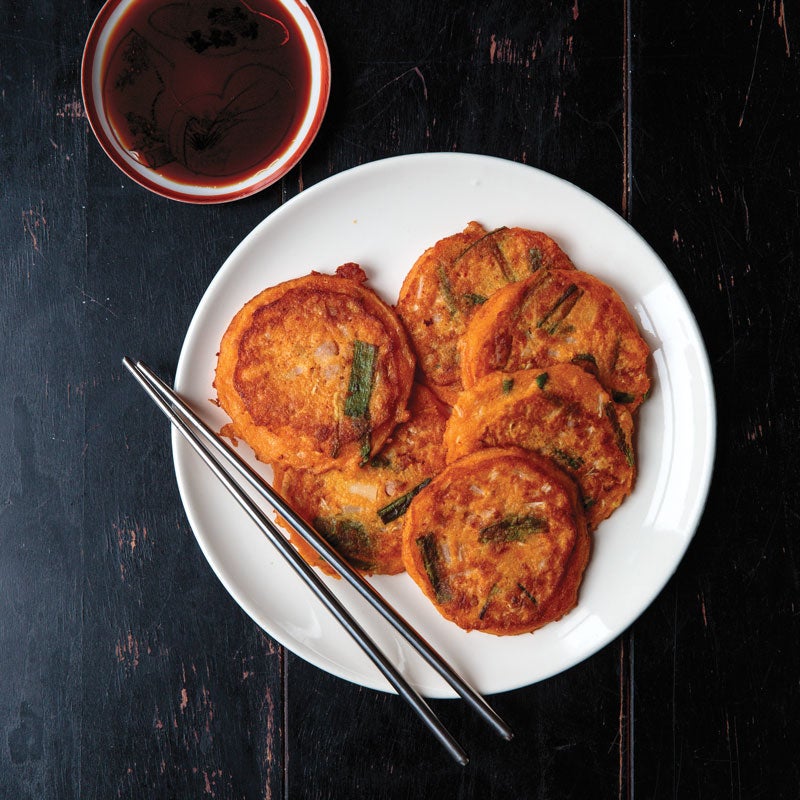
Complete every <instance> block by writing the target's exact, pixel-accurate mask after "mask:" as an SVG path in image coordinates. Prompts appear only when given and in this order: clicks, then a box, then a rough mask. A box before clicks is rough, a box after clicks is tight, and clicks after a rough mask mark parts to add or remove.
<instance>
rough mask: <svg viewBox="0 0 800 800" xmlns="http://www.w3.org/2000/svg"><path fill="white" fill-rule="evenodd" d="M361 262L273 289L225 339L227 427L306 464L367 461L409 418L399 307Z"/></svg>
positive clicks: (221, 373)
mask: <svg viewBox="0 0 800 800" xmlns="http://www.w3.org/2000/svg"><path fill="white" fill-rule="evenodd" d="M365 280H366V275H365V273H364V271H363V270H362V269H361V268H360V267H359V266H358V265H356V264H345V265H343V266H341V267H339V268H338V269H337V270H336V274H335V275H322V274H319V273H312V274H310V275H307V276H305V277H302V278H296V279H294V280H289V281H286V282H284V283H281V284H279V285H278V286H274V287H271V288H269V289H265V290H264V291H263V292H261V293H260V294H258V295H257V296H256V297H254V298H253V299H252V300H250V301H249V302H248V303H246V304H245V306H244V307H243V308H242V309H241V310H240V311H239V312H238V313H237V314H236V316H235V317H234V319H233V320H232V322H231V323H230V325H229V327H228V329H227V331H226V332H225V335H224V336H223V338H222V342H221V344H220V352H219V359H218V362H217V371H216V376H215V380H214V386H215V387H216V390H217V396H218V401H219V404H220V406H221V407H222V408H223V409H224V410H225V412H226V413H227V414H228V416H230V418H231V425H230V426H227V427H226V433H229V434H231V435H233V436H234V437H238V438H241V439H243V440H244V441H245V442H247V444H249V445H250V446H251V447H252V448H253V450H254V451H255V453H256V455H257V457H258V458H259V459H261V460H263V461H266V462H268V463H276V462H285V463H287V464H290V465H292V466H295V467H301V468H305V469H314V470H319V469H327V468H328V467H330V466H331V465H332V464H334V463H344V462H349V461H354V462H359V461H361V462H365V461H368V460H369V458H370V457H372V456H373V455H375V453H377V452H378V450H380V448H381V446H382V445H383V443H384V442H385V441H386V439H387V438H388V437H389V435H390V434H391V432H392V430H393V429H394V427H395V426H396V425H397V424H398V423H400V422H402V421H403V420H405V419H406V416H407V412H406V403H407V400H408V396H409V393H410V391H411V385H412V381H413V376H414V357H413V354H412V351H411V349H410V346H409V344H408V340H407V337H406V334H405V331H404V329H403V327H402V325H401V324H400V322H399V320H398V318H397V316H396V315H395V313H394V311H393V310H392V309H391V308H390V307H389V306H388V305H387V304H386V303H384V302H383V300H381V299H380V298H379V297H378V296H377V295H376V294H375V293H374V292H373V291H372V290H371V289H369V288H367V287H365V286H364V285H363V284H364V281H365Z"/></svg>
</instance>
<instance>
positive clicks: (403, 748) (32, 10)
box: [0, 0, 800, 800]
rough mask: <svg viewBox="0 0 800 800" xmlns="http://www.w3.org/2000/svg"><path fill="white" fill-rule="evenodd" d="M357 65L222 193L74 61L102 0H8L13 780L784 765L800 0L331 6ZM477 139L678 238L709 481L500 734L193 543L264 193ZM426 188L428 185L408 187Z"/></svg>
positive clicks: (782, 794) (1, 419)
mask: <svg viewBox="0 0 800 800" xmlns="http://www.w3.org/2000/svg"><path fill="white" fill-rule="evenodd" d="M312 6H313V8H314V10H315V12H316V13H317V15H318V17H319V19H320V22H321V23H322V26H323V29H324V30H325V32H326V36H327V38H328V42H329V46H330V48H331V55H332V62H333V75H334V85H333V92H332V97H331V104H330V108H329V111H328V114H327V116H326V118H325V122H324V124H323V128H322V130H321V132H320V135H319V137H318V139H317V140H316V142H315V143H314V145H313V146H312V147H311V149H310V150H309V152H308V154H307V156H306V157H305V158H304V160H303V163H302V165H301V167H299V168H297V169H295V170H293V171H292V173H290V175H289V176H287V178H286V179H285V180H284V181H282V182H281V183H280V184H279V185H276V186H274V187H271V188H270V189H268V190H266V191H264V192H262V193H260V194H259V195H257V196H255V197H253V198H250V199H247V200H244V201H240V202H237V203H233V204H231V205H227V206H219V207H210V208H200V207H194V206H187V205H181V204H177V203H171V202H169V201H166V200H163V199H160V198H158V197H156V196H154V195H151V194H149V193H147V192H146V191H144V190H143V189H140V188H138V187H136V186H135V185H133V184H132V183H131V182H129V181H128V180H127V179H126V178H124V177H123V176H122V174H121V173H119V172H118V171H117V169H116V168H115V167H114V166H113V165H111V163H110V162H109V161H108V159H107V158H106V157H105V156H104V155H103V154H102V152H101V151H100V148H99V146H98V145H97V143H96V142H95V141H94V139H93V137H92V134H91V132H90V130H89V128H88V124H87V122H86V119H85V115H84V113H83V107H82V103H81V98H80V92H79V88H78V87H79V83H78V80H79V64H80V57H81V52H82V47H83V42H84V39H85V36H86V33H87V31H88V28H89V25H90V24H91V20H92V19H93V17H94V15H95V14H96V12H97V11H98V9H99V2H97V0H91V1H90V2H88V3H85V4H82V5H78V6H75V5H74V4H73V5H70V6H67V5H65V4H58V3H53V2H49V0H45V2H42V3H36V4H28V3H19V2H16V0H0V226H1V227H0V326H2V327H1V328H0V330H2V342H3V346H2V348H0V397H2V399H3V401H4V407H5V410H4V412H3V413H0V448H1V449H0V453H1V454H2V458H0V491H1V492H2V496H0V601H1V602H2V606H1V607H0V798H15V799H16V798H19V799H20V800H27V799H28V798H81V800H83V799H85V798H89V799H92V800H94V799H101V798H102V800H106V798H114V797H119V798H150V797H153V798H187V797H206V796H207V797H213V798H218V799H219V800H223V799H224V800H228V799H229V798H280V797H283V798H288V800H295V798H361V797H364V798H408V797H428V796H439V797H447V798H449V797H454V798H455V797H457V798H503V800H507V799H508V798H527V797H538V798H550V797H554V798H555V797H570V798H572V797H575V798H582V797H601V798H605V797H617V798H633V797H636V796H640V797H648V798H661V797H676V798H683V797H697V798H715V799H716V798H721V797H730V798H742V797H765V798H795V797H797V793H798V787H800V767H799V766H798V762H797V759H796V757H793V753H794V751H795V750H796V747H797V742H798V739H800V725H798V715H797V712H796V709H797V706H798V699H800V687H799V686H798V675H799V674H800V645H799V644H798V641H800V636H798V634H799V633H800V631H798V609H797V597H798V588H799V586H798V584H799V583H800V581H798V548H797V544H796V538H795V531H796V530H797V529H798V511H799V510H800V509H799V508H798V499H797V498H798V492H797V488H796V487H797V484H798V479H799V478H800V475H798V472H799V470H798V468H797V466H796V465H797V463H798V462H797V459H796V457H795V451H796V449H797V446H798V444H800V442H799V441H798V440H799V439H800V437H798V422H797V420H798V419H800V414H799V413H798V411H799V410H800V409H798V392H797V383H798V374H800V370H799V369H798V367H799V366H800V365H799V364H798V351H797V345H796V340H797V335H796V331H797V328H798V316H799V312H798V307H799V306H800V285H799V284H798V278H797V275H798V253H800V246H799V245H800V242H799V241H798V239H799V237H800V232H799V231H800V225H799V224H798V223H799V222H800V209H799V208H798V198H800V177H799V173H800V147H799V146H798V142H800V118H799V117H798V110H797V109H798V108H800V56H798V52H797V48H798V47H800V9H799V8H798V7H797V6H796V5H792V4H789V3H784V2H778V1H777V0H771V1H770V2H763V0H762V1H760V2H755V1H752V2H746V3H739V4H731V3H728V2H725V0H713V1H712V2H707V3H702V4H699V3H695V4H673V3H652V2H651V3H644V2H635V0H627V1H626V2H623V1H622V0H615V2H610V3H598V2H593V3H590V2H588V0H565V1H564V2H555V0H553V1H551V2H539V3H523V2H520V0H484V1H483V2H477V0H468V2H460V3H457V2H454V0H443V2H440V3H438V4H429V3H427V2H423V0H409V2H408V3H405V4H393V3H385V2H379V3H366V2H363V0H356V2H353V3H350V4H340V3H335V2H333V0H319V1H318V2H314V3H312ZM435 150H446V151H449V150H458V151H471V152H479V153H488V154H492V155H497V156H502V157H505V158H509V159H513V160H516V161H521V162H525V163H528V164H531V165H534V166H537V167H541V168H543V169H546V170H548V171H550V172H553V173H555V174H557V175H559V176H561V177H564V178H566V179H568V180H570V181H573V182H574V183H576V184H577V185H579V186H581V187H582V188H584V189H586V190H587V191H589V192H591V193H592V194H593V195H595V196H596V197H598V198H599V199H601V200H602V201H603V202H605V203H607V204H608V205H609V206H611V207H612V208H613V209H615V210H616V211H618V212H619V213H620V214H622V215H623V216H625V217H626V218H627V219H628V220H629V221H630V222H631V223H632V224H633V225H634V227H635V228H636V229H637V230H638V231H639V232H640V233H641V234H642V235H643V236H644V237H645V238H646V239H647V241H648V242H649V243H650V244H651V245H652V246H653V247H654V248H655V250H656V251H657V252H658V253H659V255H660V256H661V257H662V259H663V260H664V262H665V263H666V265H667V267H668V268H669V269H670V271H671V272H672V274H673V275H674V277H675V279H676V280H677V282H678V284H679V285H680V287H681V289H682V290H683V291H684V293H685V294H686V296H687V299H688V300H689V303H690V305H691V307H692V309H693V310H694V312H695V314H696V316H697V319H698V322H699V324H700V327H701V329H702V332H703V335H704V337H705V341H706V344H707V347H708V350H709V355H710V358H711V362H712V368H713V372H714V380H715V386H716V391H717V401H718V413H719V445H718V452H717V463H716V470H715V479H714V482H713V484H712V489H711V494H710V499H709V503H708V507H707V509H706V513H705V515H704V517H703V520H702V523H701V525H700V528H699V530H698V533H697V536H696V538H695V540H694V542H693V544H692V546H691V547H690V549H689V552H688V554H687V556H686V558H685V559H684V561H683V563H682V564H681V566H680V567H679V569H678V571H677V573H676V575H675V576H674V578H673V579H672V580H671V581H670V582H669V584H668V585H667V587H666V588H665V590H664V591H663V592H662V593H661V594H660V595H659V597H658V598H657V599H656V600H655V601H654V603H653V604H652V606H651V607H650V608H649V609H648V610H647V611H646V612H645V613H644V615H643V616H642V617H641V618H640V619H639V620H638V621H637V622H636V623H635V624H634V625H633V626H632V628H631V629H630V630H629V631H626V632H625V633H624V634H623V635H622V636H621V637H620V638H619V639H618V640H617V641H615V642H613V643H612V644H610V645H609V646H608V647H606V648H605V649H604V650H602V651H601V652H600V653H598V654H597V655H595V656H594V657H592V658H590V659H588V660H587V661H586V662H584V663H582V664H580V665H578V666H576V667H575V668H573V669H571V670H569V671H568V672H566V673H564V674H562V675H559V676H557V677H555V678H552V679H550V680H547V681H544V682H542V683H540V684H537V685H535V686H532V687H529V688H526V689H522V690H518V691H514V692H508V693H506V694H502V695H499V696H497V697H496V698H494V699H493V702H494V705H495V706H496V707H497V709H498V710H499V711H500V713H501V714H502V715H504V716H505V717H506V718H507V719H508V720H509V722H510V723H511V724H512V727H513V728H514V729H515V731H516V732H517V736H516V738H515V740H514V741H513V742H512V743H511V744H507V743H503V742H501V741H497V740H495V739H494V738H493V737H492V736H491V735H488V734H487V733H486V731H485V729H484V728H483V727H482V725H481V724H480V723H479V722H477V721H476V720H475V718H474V717H473V716H472V715H471V714H470V713H469V712H467V711H466V710H465V709H464V708H463V707H462V705H461V704H459V703H454V702H449V701H438V702H435V703H434V706H435V709H436V710H437V711H438V712H439V713H440V714H441V716H442V718H443V719H444V721H445V722H446V724H447V725H448V726H449V727H450V728H451V730H452V731H453V732H454V733H455V734H456V735H457V736H458V738H459V739H461V740H462V741H463V742H464V743H465V745H466V746H467V747H468V749H469V750H470V752H471V753H472V756H473V759H472V762H471V763H470V765H469V766H468V767H466V768H464V769H462V768H459V767H457V766H455V765H453V764H452V763H451V762H450V761H449V760H448V758H447V757H446V755H445V754H444V753H442V752H441V750H440V748H439V747H438V745H436V744H435V742H434V741H433V740H432V738H431V737H430V736H429V734H427V733H426V732H425V731H424V730H423V729H422V728H421V727H420V724H419V723H418V721H417V720H416V718H415V717H414V716H413V714H411V712H409V711H407V710H406V708H405V707H404V705H403V704H402V702H401V701H399V700H398V699H397V698H396V697H394V696H389V695H384V694H381V693H376V692H373V691H370V690H366V689H362V688H360V687H357V686H353V685H351V684H348V683H346V682H343V681H341V680H339V679H337V678H333V677H331V676H329V675H327V674H325V673H323V672H321V671H320V670H318V669H316V668H315V667H312V666H310V665H308V664H306V663H305V662H303V661H302V660H301V659H298V658H297V657H295V656H293V655H292V654H290V653H287V652H285V651H284V650H283V649H282V648H281V647H279V646H278V645H277V644H275V643H274V642H273V641H271V640H270V639H269V637H268V636H266V635H265V634H264V633H263V632H261V631H260V630H259V629H257V628H256V627H255V625H254V624H253V623H252V622H251V621H250V620H249V618H247V617H246V615H245V614H244V613H243V612H242V611H241V610H240V609H239V608H238V606H236V604H235V603H234V602H233V601H232V600H231V598H230V597H229V596H228V595H227V593H226V592H225V590H224V589H223V588H222V587H221V585H220V583H219V581H218V580H217V578H216V577H215V576H214V574H213V573H212V571H211V569H210V567H209V566H208V564H207V563H206V561H205V559H204V558H203V556H202V554H201V553H200V551H199V549H198V547H197V545H196V544H195V542H194V539H193V537H192V534H191V531H190V529H189V526H188V523H187V521H186V518H185V516H184V512H183V509H182V507H181V504H180V499H179V496H178V493H177V489H176V487H175V483H174V478H173V477H172V466H171V453H170V448H169V441H168V433H167V429H166V426H165V424H164V423H162V421H161V420H160V419H159V418H158V416H157V412H155V410H154V409H153V408H151V406H150V405H149V401H147V400H146V398H144V397H143V395H142V394H141V392H140V391H139V390H138V389H137V388H136V387H135V386H134V385H133V384H132V382H131V380H130V379H129V378H128V377H127V376H125V375H124V374H123V371H122V369H121V366H120V359H121V357H122V355H124V354H126V353H129V354H132V355H135V356H138V357H141V358H142V359H144V360H145V361H147V362H148V363H150V364H151V365H152V366H153V367H154V368H155V369H156V370H157V371H158V372H160V373H161V374H164V375H166V376H171V375H172V373H173V371H174V369H175V365H176V363H177V358H178V354H179V352H180V347H181V343H182V340H183V336H184V334H185V331H186V328H187V326H188V324H189V322H190V320H191V317H192V314H193V312H194V309H195V307H196V305H197V303H198V301H199V299H200V297H201V296H202V294H203V292H204V291H205V288H206V287H207V285H208V283H209V281H210V280H211V279H212V277H213V276H214V274H215V273H216V271H217V269H218V268H219V266H220V265H221V264H222V263H223V261H224V260H225V258H226V257H227V255H228V254H229V253H230V252H231V251H232V250H233V248H234V247H235V246H236V244H237V243H238V242H239V241H240V240H241V239H242V238H243V236H244V235H246V234H247V233H248V232H249V231H250V230H251V229H252V227H254V226H255V225H256V224H257V223H258V222H259V221H260V220H261V219H263V218H264V217H265V216H266V215H267V214H269V213H270V212H271V211H273V210H274V209H276V208H277V207H278V206H280V205H281V203H283V202H285V201H286V200H287V199H289V198H291V197H292V196H294V195H296V194H297V193H298V192H299V191H301V190H302V189H303V188H304V187H306V186H309V185H311V184H313V183H316V182H318V181H320V180H322V179H324V178H325V177H327V176H328V175H331V174H333V173H336V172H338V171H340V170H342V169H346V168H348V167H351V166H354V165H356V164H360V163H364V162H366V161H370V160H372V159H376V158H381V157H385V156H391V155H397V154H401V153H409V152H416V151H435ZM420 190H421V191H424V187H420Z"/></svg>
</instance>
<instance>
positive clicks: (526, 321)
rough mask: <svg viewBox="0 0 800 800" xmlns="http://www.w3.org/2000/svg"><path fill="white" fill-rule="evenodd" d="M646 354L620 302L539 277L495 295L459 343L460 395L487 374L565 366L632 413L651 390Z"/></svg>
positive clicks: (576, 284)
mask: <svg viewBox="0 0 800 800" xmlns="http://www.w3.org/2000/svg"><path fill="white" fill-rule="evenodd" d="M649 355H650V350H649V348H648V347H647V345H646V344H645V342H644V340H643V339H642V337H641V336H640V334H639V331H638V329H637V327H636V323H635V322H634V321H633V318H632V317H631V315H630V313H629V312H628V309H627V307H626V306H625V303H624V302H623V301H622V299H621V298H620V297H619V295H618V294H617V293H616V292H615V291H614V290H613V289H612V288H611V287H610V286H607V285H606V284H605V283H603V282H602V281H601V280H599V279H598V278H595V277H594V276H592V275H589V274H587V273H585V272H580V271H578V270H548V271H540V272H538V273H536V274H534V275H531V276H530V277H528V278H526V279H524V280H522V281H519V282H518V283H513V284H509V285H508V286H504V287H503V288H502V289H500V290H498V291H497V292H496V293H495V294H494V295H492V297H490V298H489V299H488V300H487V301H486V303H484V304H483V305H482V306H481V307H480V308H479V309H478V310H477V312H476V313H475V316H474V317H473V318H472V320H471V322H470V323H469V326H468V328H467V331H466V333H465V334H464V336H463V337H462V339H461V379H462V382H463V384H464V386H465V388H469V387H471V386H473V385H474V384H475V382H476V381H477V380H478V379H479V378H481V377H483V376H484V375H486V374H488V373H489V372H493V371H496V370H499V371H501V372H517V371H518V370H521V369H536V368H544V367H549V366H551V365H552V364H565V363H572V364H575V365H576V366H579V367H582V368H583V369H585V370H586V371H587V372H590V373H592V374H593V375H594V376H595V377H596V378H597V379H598V380H599V381H600V383H601V384H602V385H603V387H604V388H605V389H606V390H607V391H608V392H609V393H610V394H611V396H612V398H613V399H614V401H615V402H617V403H622V404H625V405H626V406H627V407H628V409H629V410H630V411H631V412H633V411H635V410H636V409H637V408H638V407H639V405H640V404H641V403H642V401H643V400H644V398H645V397H646V395H647V392H648V390H649V388H650V379H649V377H648V375H647V360H648V357H649Z"/></svg>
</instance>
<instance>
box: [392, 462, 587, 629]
mask: <svg viewBox="0 0 800 800" xmlns="http://www.w3.org/2000/svg"><path fill="white" fill-rule="evenodd" d="M589 549H590V542H589V534H588V532H587V527H586V521H585V519H584V514H583V509H582V508H581V505H580V499H579V497H578V492H577V488H576V486H575V484H574V482H573V481H572V480H571V479H570V478H569V477H568V476H567V475H565V474H564V473H563V472H562V471H561V470H560V469H559V468H558V467H556V466H555V464H553V462H552V461H551V460H550V459H547V458H543V457H542V456H538V455H536V454H534V453H530V452H527V451H524V450H521V449H518V448H511V449H499V448H492V449H487V450H481V451H478V452H476V453H472V454H471V455H467V456H464V457H463V458H460V459H458V460H457V461H455V462H453V463H452V464H450V465H449V466H448V467H447V468H446V469H445V470H444V472H442V473H441V474H440V475H439V476H438V477H437V478H435V479H434V480H433V481H432V482H431V484H430V485H429V486H427V487H426V488H425V489H424V490H423V491H422V492H420V494H419V495H418V497H417V498H416V499H415V501H414V503H413V504H412V505H411V508H410V509H409V511H408V513H407V514H406V521H405V528H404V531H403V558H404V561H405V564H406V569H407V570H408V573H409V575H410V576H411V577H412V578H413V579H414V581H415V582H416V583H417V585H418V586H419V587H420V588H421V589H422V591H423V592H424V593H425V595H426V596H427V597H428V598H429V599H430V600H431V602H432V603H433V604H434V605H435V607H436V609H437V610H438V611H439V612H440V613H441V614H442V615H443V616H444V617H446V618H447V619H449V620H451V621H452V622H455V623H456V624H457V625H459V626H460V627H462V628H464V629H466V630H480V631H484V632H486V633H493V634H496V635H506V634H518V633H525V632H529V631H533V630H536V629H537V628H541V627H542V626H543V625H546V624H547V623H548V622H552V621H554V620H557V619H560V618H561V617H562V616H563V615H564V614H566V613H567V612H568V611H569V610H570V609H572V608H573V607H574V606H575V604H576V602H577V598H578V589H579V586H580V583H581V580H582V577H583V572H584V569H585V568H586V563H587V561H588V558H589Z"/></svg>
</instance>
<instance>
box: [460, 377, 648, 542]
mask: <svg viewBox="0 0 800 800" xmlns="http://www.w3.org/2000/svg"><path fill="white" fill-rule="evenodd" d="M632 436H633V419H632V417H631V415H630V412H628V411H627V410H626V409H625V408H624V407H622V406H618V405H617V404H616V403H614V401H613V400H612V399H611V395H609V393H608V392H607V391H606V390H605V389H603V387H602V386H601V385H600V384H599V383H598V382H597V380H596V379H595V378H594V377H593V376H592V375H590V374H589V373H587V372H585V371H584V370H582V369H581V368H580V367H576V366H574V365H572V364H556V365H554V366H552V367H548V368H547V369H546V370H521V371H520V372H513V373H501V372H493V373H490V374H489V375H486V376H484V377H483V378H481V379H480V380H479V381H478V382H477V383H476V384H475V385H474V386H473V387H472V388H471V389H467V390H465V391H464V392H463V393H462V394H461V396H460V397H459V400H458V403H457V404H456V406H455V408H454V409H453V413H452V415H451V417H450V419H449V421H448V423H447V428H446V430H445V436H444V442H445V446H446V448H447V460H448V462H452V461H455V460H456V459H458V458H460V457H462V456H464V455H466V454H468V453H471V452H474V451H476V450H479V449H481V448H485V447H509V446H517V447H522V448H525V449H526V450H531V451H533V452H536V453H539V454H540V455H543V456H546V457H548V458H551V459H553V461H555V462H556V463H557V464H558V466H559V467H561V468H563V469H564V470H565V471H566V472H567V473H568V474H569V475H571V476H572V478H573V479H574V480H575V481H576V482H577V484H578V487H579V489H580V491H581V499H582V502H583V505H584V508H585V509H586V517H587V521H588V523H589V527H590V528H595V527H597V525H598V524H599V523H600V522H601V521H602V520H604V519H606V518H607V517H608V516H609V515H610V514H611V513H612V512H613V511H614V509H616V508H617V507H618V506H619V505H620V503H622V501H623V500H624V499H625V498H626V497H627V496H628V494H629V493H630V491H631V488H632V486H633V482H634V478H635V474H636V468H635V465H634V454H633V444H632Z"/></svg>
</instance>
